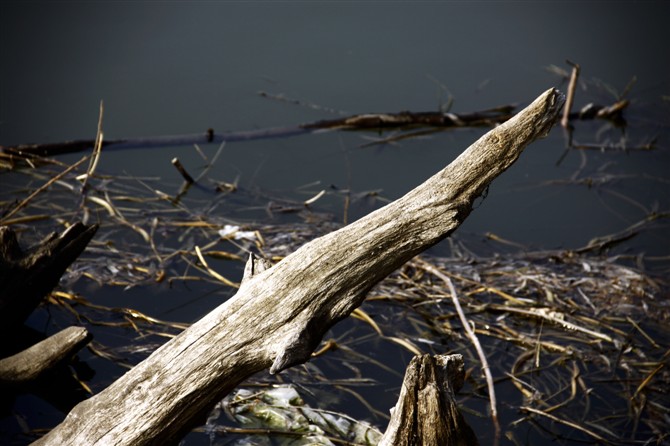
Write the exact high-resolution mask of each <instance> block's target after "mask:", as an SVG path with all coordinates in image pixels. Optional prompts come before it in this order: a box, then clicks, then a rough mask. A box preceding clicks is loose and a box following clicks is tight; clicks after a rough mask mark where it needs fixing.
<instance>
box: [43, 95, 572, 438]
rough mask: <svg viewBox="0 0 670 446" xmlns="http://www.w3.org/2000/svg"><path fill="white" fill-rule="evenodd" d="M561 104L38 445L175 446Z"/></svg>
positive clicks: (283, 266)
mask: <svg viewBox="0 0 670 446" xmlns="http://www.w3.org/2000/svg"><path fill="white" fill-rule="evenodd" d="M563 100H564V99H563V95H562V94H561V93H559V92H558V91H557V90H555V89H553V88H552V89H550V90H547V91H546V92H545V93H543V94H542V95H541V96H540V97H538V98H537V99H536V100H535V101H534V102H533V103H532V104H530V105H529V106H528V107H527V108H525V109H524V110H522V111H521V112H519V113H518V114H517V115H516V116H515V117H513V118H512V119H510V120H509V121H507V122H506V123H504V124H502V125H500V126H499V127H496V128H494V129H493V130H491V131H490V132H488V133H487V134H486V135H484V136H482V137H481V138H480V139H479V140H478V141H476V142H475V143H474V144H472V145H471V146H470V147H469V148H468V149H467V150H466V151H465V152H463V153H462V154H461V155H460V156H459V157H458V158H456V159H455V160H454V161H453V162H452V163H451V164H449V165H448V166H447V167H446V168H444V169H443V170H441V171H440V172H438V173H437V174H435V175H434V176H433V177H431V178H430V179H428V180H427V181H426V182H425V183H423V184H421V185H420V186H418V187H417V188H415V189H414V190H412V191H410V192H409V193H407V194H406V195H405V196H403V197H402V198H400V199H398V200H396V201H394V202H392V203H390V204H388V205H387V206H385V207H383V208H381V209H379V210H377V211H375V212H372V213H371V214H369V215H367V216H365V217H363V218H361V219H360V220H358V221H356V222H354V223H351V224H350V225H348V226H345V227H344V228H342V229H340V230H338V231H335V232H333V233H330V234H327V235H325V236H323V237H320V238H318V239H316V240H313V241H312V242H310V243H307V244H306V245H304V246H303V247H301V248H300V249H298V250H297V251H295V252H294V253H293V254H291V255H289V256H287V257H286V258H285V259H283V260H282V261H281V262H279V263H278V264H276V265H274V266H272V267H271V268H269V269H267V270H265V271H262V272H259V273H258V274H255V275H253V276H252V277H251V278H249V279H248V280H246V281H245V282H244V283H243V284H242V285H241V286H240V289H239V290H238V292H237V294H236V295H235V296H233V297H232V298H231V299H229V300H228V301H226V302H225V303H223V304H222V305H221V306H219V307H218V308H216V309H215V310H213V311H212V312H210V313H209V314H208V315H206V316H205V317H204V318H202V319H201V320H200V321H198V322H197V323H195V324H193V325H192V326H191V327H190V328H189V329H187V330H185V331H184V332H183V333H182V334H181V335H179V336H177V337H176V338H174V339H172V340H170V341H169V342H168V343H166V344H165V345H163V346H162V347H161V348H159V349H158V350H156V351H155V352H154V353H153V354H152V355H151V356H150V357H149V358H147V359H145V360H144V361H142V362H141V363H140V364H138V365H137V366H135V367H134V368H133V369H132V370H130V371H128V372H127V373H126V374H125V375H123V376H122V377H121V378H119V379H118V380H117V381H116V382H114V383H112V384H111V385H110V386H109V387H107V388H106V389H105V390H103V391H102V392H101V393H100V394H98V395H96V396H94V397H92V398H90V399H88V400H86V401H83V402H81V403H79V404H78V405H77V406H75V407H74V408H73V409H72V411H71V412H70V413H69V414H68V416H67V417H66V419H65V420H64V421H63V422H62V423H61V424H60V425H58V426H57V427H56V428H54V429H53V430H52V431H51V432H50V433H49V434H47V435H46V436H45V437H44V438H42V439H41V440H40V441H38V442H36V444H42V445H46V444H48V445H63V444H77V445H80V444H86V445H94V444H105V445H147V444H166V443H176V442H178V441H179V439H180V438H181V436H182V435H183V434H184V433H185V432H187V431H188V429H189V428H190V427H192V426H193V425H194V424H195V423H197V422H200V421H203V420H204V416H205V414H206V413H207V411H208V410H209V409H210V408H211V407H212V406H213V405H214V404H215V403H216V402H217V401H219V400H220V399H221V398H222V397H223V396H225V395H226V394H227V393H228V392H230V391H231V390H232V389H233V388H234V387H235V386H236V385H237V384H238V383H239V382H241V381H242V380H243V379H245V378H246V377H248V376H250V375H252V374H253V373H256V372H258V371H261V370H263V369H266V368H268V367H270V372H272V373H279V372H280V371H281V370H284V369H286V368H288V367H291V366H292V365H295V364H300V363H302V362H305V361H307V360H308V359H309V358H310V355H311V353H312V351H313V350H314V348H315V347H316V346H317V345H318V343H319V341H320V340H321V337H322V336H323V334H324V333H325V332H326V331H327V329H328V328H330V327H331V326H332V325H333V324H335V323H337V322H338V321H340V320H341V319H343V318H345V317H346V316H347V315H349V313H351V311H353V310H354V309H355V308H356V307H357V306H359V305H360V304H361V302H362V301H363V299H364V298H365V294H366V293H367V291H368V290H369V289H370V288H371V287H372V286H373V285H375V284H376V283H377V282H379V281H380V280H381V279H383V278H384V277H385V276H387V275H388V274H390V273H391V272H392V271H393V270H395V269H396V268H398V267H399V266H401V265H402V264H403V263H405V262H406V261H407V260H409V259H410V258H412V257H413V256H415V255H416V254H418V253H420V252H421V251H423V250H425V249H427V248H428V247H430V246H432V245H434V244H435V243H437V242H439V241H440V240H442V239H444V238H445V237H446V236H447V235H449V234H450V233H451V232H452V231H453V230H454V229H456V227H457V226H458V225H459V224H461V223H462V222H463V220H465V218H466V217H467V216H468V214H469V213H470V211H471V210H472V203H473V201H474V200H475V198H477V197H478V196H479V195H480V194H481V193H482V192H483V191H484V189H485V188H486V187H487V185H488V184H489V183H490V182H491V181H492V180H493V179H494V178H496V177H497V176H498V175H500V174H501V173H502V172H503V171H505V169H507V168H508V167H509V166H510V165H511V164H512V163H513V162H514V161H515V160H516V159H517V158H518V157H519V155H520V154H521V152H522V151H523V149H524V148H525V147H526V146H527V145H528V144H530V143H531V142H532V141H534V140H535V139H537V138H539V137H542V136H544V135H546V133H547V132H548V131H549V130H550V129H551V127H552V125H553V123H554V121H555V120H556V115H557V113H558V111H559V110H560V108H561V105H562V103H563Z"/></svg>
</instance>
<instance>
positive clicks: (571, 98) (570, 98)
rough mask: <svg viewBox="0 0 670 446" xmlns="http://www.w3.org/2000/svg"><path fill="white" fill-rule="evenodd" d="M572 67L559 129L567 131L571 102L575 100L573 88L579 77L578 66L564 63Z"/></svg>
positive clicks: (572, 63)
mask: <svg viewBox="0 0 670 446" xmlns="http://www.w3.org/2000/svg"><path fill="white" fill-rule="evenodd" d="M566 62H567V63H568V64H570V65H572V74H571V76H570V83H569V84H568V94H567V96H566V99H565V106H564V107H563V118H561V127H563V128H564V129H566V130H567V129H568V126H569V125H570V110H571V109H572V102H573V101H574V99H575V87H576V86H577V78H578V77H579V64H576V63H574V62H570V61H569V60H567V61H566Z"/></svg>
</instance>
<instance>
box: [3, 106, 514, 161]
mask: <svg viewBox="0 0 670 446" xmlns="http://www.w3.org/2000/svg"><path fill="white" fill-rule="evenodd" d="M513 110H514V106H513V105H506V106H502V107H497V108H492V109H490V110H482V111H478V112H473V113H462V114H455V113H443V112H409V111H404V112H400V113H365V114H359V115H353V116H348V117H346V118H339V119H327V120H321V121H315V122H309V123H305V124H298V125H295V126H287V127H274V128H266V129H258V130H247V131H240V132H218V133H217V132H215V131H214V129H211V128H210V129H207V131H206V132H202V133H193V134H186V135H165V136H154V137H145V138H128V139H112V140H105V141H103V142H102V147H104V149H105V150H106V151H108V150H110V149H136V148H150V147H167V146H190V145H193V144H220V143H223V142H238V141H252V140H260V139H270V138H272V139H276V138H287V137H291V136H298V135H304V134H308V133H312V132H316V131H325V130H380V131H381V130H389V129H408V128H414V127H436V128H443V129H444V128H458V127H461V128H462V127H482V126H493V125H497V124H500V123H503V122H505V121H507V120H508V119H509V118H511V117H512V111H513ZM95 143H96V140H94V139H86V140H75V141H64V142H58V143H45V144H19V145H15V146H9V147H2V146H0V154H5V155H7V156H9V157H10V158H11V157H13V156H16V157H31V156H56V155H64V154H66V153H74V152H82V151H84V150H90V149H92V148H93V147H94V146H95Z"/></svg>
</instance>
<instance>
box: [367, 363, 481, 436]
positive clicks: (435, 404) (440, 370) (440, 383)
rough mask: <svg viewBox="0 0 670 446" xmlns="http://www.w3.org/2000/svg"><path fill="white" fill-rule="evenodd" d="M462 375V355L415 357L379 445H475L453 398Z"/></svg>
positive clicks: (461, 384)
mask: <svg viewBox="0 0 670 446" xmlns="http://www.w3.org/2000/svg"><path fill="white" fill-rule="evenodd" d="M464 376H465V370H464V363H463V356H462V355H436V356H431V355H421V356H415V357H414V358H413V359H412V361H411V362H410V363H409V366H407V370H406V372H405V378H404V380H403V383H402V389H401V390H400V396H399V397H398V403H397V404H396V406H395V408H393V410H392V413H391V421H389V424H388V427H387V428H386V432H384V436H383V437H382V439H381V441H380V442H379V446H423V445H440V446H477V445H478V444H479V442H478V441H477V437H476V436H475V434H474V432H473V431H472V428H470V426H469V425H468V424H467V423H466V422H465V420H464V419H463V416H462V415H461V413H460V411H459V410H458V407H457V406H456V401H455V399H454V393H455V392H457V391H458V390H460V389H461V387H463V379H464Z"/></svg>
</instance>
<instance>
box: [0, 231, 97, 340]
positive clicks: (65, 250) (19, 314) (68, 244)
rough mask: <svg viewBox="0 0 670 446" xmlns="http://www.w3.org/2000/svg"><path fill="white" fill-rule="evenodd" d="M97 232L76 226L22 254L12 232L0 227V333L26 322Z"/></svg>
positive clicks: (54, 234) (50, 237) (52, 235)
mask: <svg viewBox="0 0 670 446" xmlns="http://www.w3.org/2000/svg"><path fill="white" fill-rule="evenodd" d="M97 230H98V226H97V225H90V226H86V225H84V224H82V223H75V224H73V225H72V226H70V227H69V228H67V229H66V230H65V231H63V233H62V234H60V235H59V234H57V233H55V232H54V233H52V234H50V235H49V236H47V237H46V238H45V239H44V240H42V241H41V242H40V243H38V244H37V245H35V246H33V247H31V248H29V249H26V250H25V251H24V250H22V249H21V247H20V246H19V243H18V241H17V240H16V234H15V233H14V231H13V230H12V229H11V228H10V227H8V226H0V332H2V331H9V330H12V329H14V328H15V327H17V326H18V325H20V324H22V323H23V322H24V321H25V319H26V318H27V317H28V316H29V315H30V313H32V311H33V310H34V309H35V308H36V307H37V306H38V305H39V304H40V302H41V301H42V299H43V298H44V297H45V296H46V295H47V294H48V293H49V292H51V290H52V289H53V288H54V287H55V286H56V285H57V284H58V281H59V280H60V278H61V276H62V275H63V273H64V272H65V270H66V269H67V267H68V266H70V264H71V263H72V262H74V261H75V260H76V259H77V257H79V254H81V252H82V251H83V250H84V249H85V248H86V246H87V245H88V242H90V241H91V239H92V238H93V235H94V234H95V232H96V231H97Z"/></svg>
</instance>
